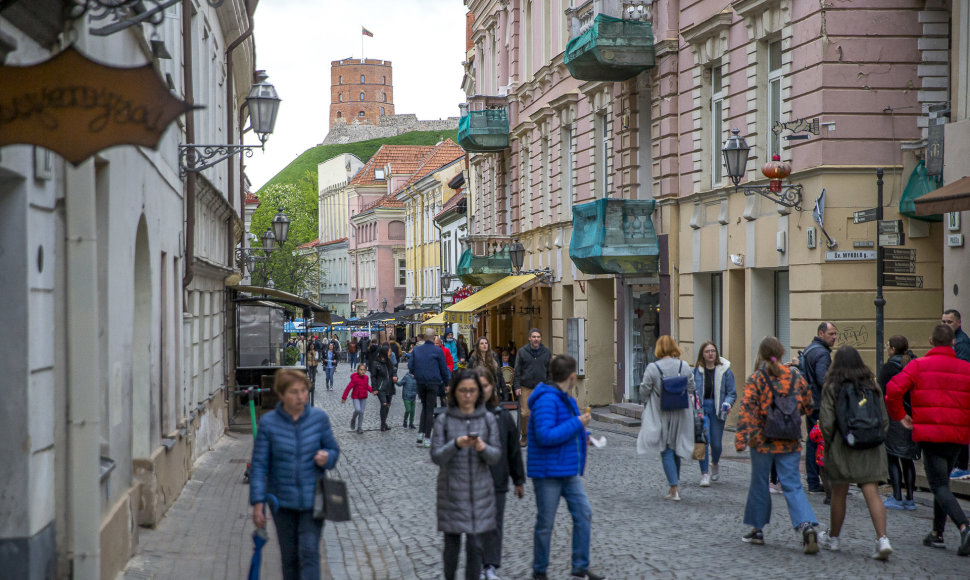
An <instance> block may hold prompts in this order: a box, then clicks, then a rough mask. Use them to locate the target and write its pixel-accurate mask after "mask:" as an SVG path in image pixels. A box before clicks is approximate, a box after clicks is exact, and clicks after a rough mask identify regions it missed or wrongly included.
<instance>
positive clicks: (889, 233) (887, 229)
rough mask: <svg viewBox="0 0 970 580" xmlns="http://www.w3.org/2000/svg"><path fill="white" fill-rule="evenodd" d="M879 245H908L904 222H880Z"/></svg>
mask: <svg viewBox="0 0 970 580" xmlns="http://www.w3.org/2000/svg"><path fill="white" fill-rule="evenodd" d="M878 229H879V245H880V246H902V245H903V244H905V243H906V234H905V232H904V231H903V220H879V228H878Z"/></svg>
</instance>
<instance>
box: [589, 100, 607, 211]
mask: <svg viewBox="0 0 970 580" xmlns="http://www.w3.org/2000/svg"><path fill="white" fill-rule="evenodd" d="M593 123H594V126H593V138H594V139H595V143H594V146H595V147H596V153H595V156H594V157H595V170H596V183H595V184H594V186H595V188H594V191H593V195H592V197H593V199H597V196H599V197H604V198H605V197H609V193H610V183H609V181H610V180H609V173H610V172H609V166H610V117H609V114H608V113H607V110H606V109H603V110H601V111H598V112H597V113H596V114H595V115H594V116H593Z"/></svg>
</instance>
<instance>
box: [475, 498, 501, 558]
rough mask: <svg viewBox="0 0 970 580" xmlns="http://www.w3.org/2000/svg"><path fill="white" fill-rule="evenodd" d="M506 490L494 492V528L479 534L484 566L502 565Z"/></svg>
mask: <svg viewBox="0 0 970 580" xmlns="http://www.w3.org/2000/svg"><path fill="white" fill-rule="evenodd" d="M507 495H508V492H506V491H496V492H495V529H494V530H490V531H487V532H485V533H484V534H481V535H480V536H479V538H480V539H481V542H482V563H483V564H484V565H485V566H495V567H496V568H499V567H501V566H502V521H503V520H504V519H505V497H506V496H507Z"/></svg>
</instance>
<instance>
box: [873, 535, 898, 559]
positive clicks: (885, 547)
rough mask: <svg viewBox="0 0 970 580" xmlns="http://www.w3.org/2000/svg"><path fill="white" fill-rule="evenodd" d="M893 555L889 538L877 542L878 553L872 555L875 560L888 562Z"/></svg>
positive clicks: (884, 537)
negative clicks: (890, 555)
mask: <svg viewBox="0 0 970 580" xmlns="http://www.w3.org/2000/svg"><path fill="white" fill-rule="evenodd" d="M892 553H893V547H892V546H890V545H889V538H887V537H886V536H883V537H881V538H879V539H878V540H876V551H875V552H873V553H872V558H873V559H874V560H888V559H889V554H892Z"/></svg>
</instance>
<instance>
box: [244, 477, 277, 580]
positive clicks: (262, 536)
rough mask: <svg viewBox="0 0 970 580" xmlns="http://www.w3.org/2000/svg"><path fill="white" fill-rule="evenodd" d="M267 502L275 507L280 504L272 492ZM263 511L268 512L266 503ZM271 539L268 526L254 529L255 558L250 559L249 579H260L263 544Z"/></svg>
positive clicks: (267, 497)
mask: <svg viewBox="0 0 970 580" xmlns="http://www.w3.org/2000/svg"><path fill="white" fill-rule="evenodd" d="M266 503H268V504H271V505H272V506H273V509H274V510H275V509H276V507H277V506H278V505H279V500H277V499H276V496H274V495H272V494H270V495H267V496H266ZM263 513H266V504H263ZM268 541H269V535H268V534H267V533H266V526H263V527H261V528H256V529H255V530H253V559H252V560H250V561H249V580H259V567H260V565H261V564H262V563H263V546H265V545H266V542H268Z"/></svg>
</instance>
